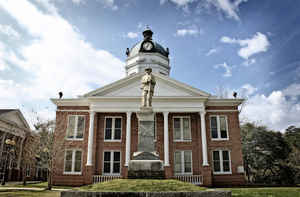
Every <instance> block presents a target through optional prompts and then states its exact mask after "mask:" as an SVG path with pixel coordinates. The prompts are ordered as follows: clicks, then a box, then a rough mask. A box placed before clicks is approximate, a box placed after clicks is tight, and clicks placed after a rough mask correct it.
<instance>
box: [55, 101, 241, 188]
mask: <svg viewBox="0 0 300 197" xmlns="http://www.w3.org/2000/svg"><path fill="white" fill-rule="evenodd" d="M236 109H237V108H236V107H206V110H207V112H206V115H205V121H206V136H207V150H208V163H209V166H203V165H202V162H203V156H202V136H201V119H200V115H199V113H169V115H168V123H169V125H168V128H169V160H170V166H169V167H165V176H166V178H172V177H173V176H174V151H175V150H191V151H192V173H193V175H203V179H204V180H203V181H204V185H207V186H210V185H239V184H243V183H244V174H243V173H238V172H237V168H238V166H243V160H242V148H241V139H240V138H241V136H240V128H239V119H238V111H237V110H236ZM72 110H74V112H72ZM217 110H219V112H217ZM68 115H84V116H85V131H84V135H83V140H76V141H74V140H65V143H63V146H62V147H61V148H60V152H59V153H58V154H57V157H56V160H55V162H54V173H53V184H54V185H84V184H91V183H92V176H93V175H101V174H102V172H103V151H105V150H119V151H120V152H121V170H120V171H121V173H120V175H121V177H123V178H126V177H127V167H125V166H124V164H125V151H126V150H125V149H126V148H125V147H126V118H127V117H126V113H95V119H94V139H93V166H88V167H87V166H86V163H87V144H88V135H89V112H88V107H84V106H83V107H58V111H57V113H56V120H57V123H58V124H57V127H56V131H55V133H56V138H57V141H62V140H61V139H65V135H66V130H67V122H68ZM211 115H226V117H227V123H228V134H229V140H223V141H220V140H218V141H213V140H212V139H211V131H210V116H211ZM106 116H118V117H121V118H122V135H121V141H120V142H105V141H104V125H105V124H104V121H105V117H106ZM174 116H188V117H190V122H191V135H192V140H191V141H189V142H174V140H173V117H174ZM137 141H138V119H137V116H136V114H135V113H132V115H131V154H130V155H131V157H132V154H133V153H134V152H136V151H137ZM69 148H76V149H81V150H82V170H81V172H82V173H81V174H80V175H65V174H64V149H69ZM156 149H157V152H158V153H159V156H160V159H161V160H164V116H163V114H162V113H156ZM216 149H218V150H219V149H222V150H223V149H224V150H229V151H230V157H231V172H232V173H231V174H227V175H214V174H213V170H212V168H213V163H212V151H213V150H216ZM131 159H132V158H131Z"/></svg>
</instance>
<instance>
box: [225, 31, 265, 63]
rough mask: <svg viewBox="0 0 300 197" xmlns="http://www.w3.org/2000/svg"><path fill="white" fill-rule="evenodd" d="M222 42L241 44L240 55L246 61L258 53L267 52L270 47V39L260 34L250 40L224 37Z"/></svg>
mask: <svg viewBox="0 0 300 197" xmlns="http://www.w3.org/2000/svg"><path fill="white" fill-rule="evenodd" d="M220 41H221V42H223V43H229V44H239V45H240V46H241V49H240V50H239V51H238V55H239V56H241V57H242V58H244V59H248V58H249V57H251V56H252V55H254V54H257V53H261V52H266V51H267V50H268V48H269V46H270V42H269V40H268V37H267V36H266V35H264V34H262V33H260V32H257V33H256V34H255V35H254V36H253V37H252V38H250V39H245V40H239V39H235V38H229V37H226V36H223V37H222V38H221V39H220Z"/></svg>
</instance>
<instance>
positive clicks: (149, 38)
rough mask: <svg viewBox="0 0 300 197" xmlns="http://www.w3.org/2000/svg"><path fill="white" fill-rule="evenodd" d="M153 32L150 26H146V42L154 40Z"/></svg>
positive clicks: (144, 34)
mask: <svg viewBox="0 0 300 197" xmlns="http://www.w3.org/2000/svg"><path fill="white" fill-rule="evenodd" d="M152 35H153V32H152V31H151V29H150V28H149V26H148V25H147V26H146V29H145V30H144V31H143V36H144V40H152Z"/></svg>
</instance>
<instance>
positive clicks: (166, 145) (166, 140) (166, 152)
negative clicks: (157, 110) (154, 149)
mask: <svg viewBox="0 0 300 197" xmlns="http://www.w3.org/2000/svg"><path fill="white" fill-rule="evenodd" d="M163 113H164V160H165V166H170V163H169V120H168V115H169V112H163Z"/></svg>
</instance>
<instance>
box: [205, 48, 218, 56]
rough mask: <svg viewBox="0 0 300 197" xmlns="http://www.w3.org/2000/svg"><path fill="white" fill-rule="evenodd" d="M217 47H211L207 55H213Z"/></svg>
mask: <svg viewBox="0 0 300 197" xmlns="http://www.w3.org/2000/svg"><path fill="white" fill-rule="evenodd" d="M217 51H218V50H217V49H210V50H209V51H208V52H207V53H206V54H205V55H206V56H210V55H212V54H214V53H217Z"/></svg>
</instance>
